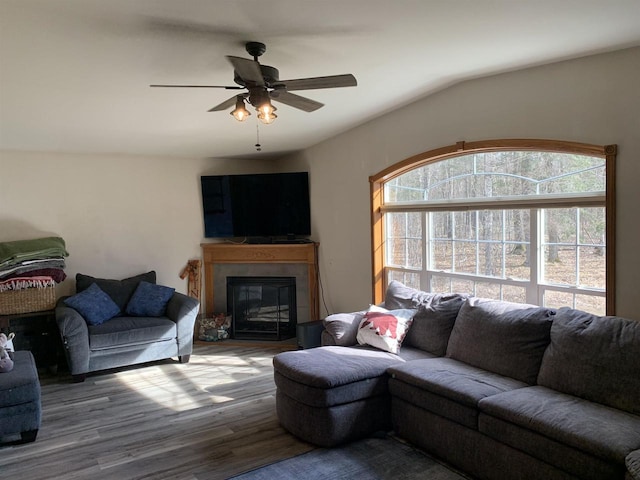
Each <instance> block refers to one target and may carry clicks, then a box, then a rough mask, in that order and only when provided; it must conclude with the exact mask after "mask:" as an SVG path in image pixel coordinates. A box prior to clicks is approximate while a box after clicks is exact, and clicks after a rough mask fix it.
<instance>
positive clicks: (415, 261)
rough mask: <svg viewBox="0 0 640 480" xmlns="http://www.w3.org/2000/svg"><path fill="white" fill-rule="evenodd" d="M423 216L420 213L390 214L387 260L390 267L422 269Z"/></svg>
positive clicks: (388, 217)
mask: <svg viewBox="0 0 640 480" xmlns="http://www.w3.org/2000/svg"><path fill="white" fill-rule="evenodd" d="M422 215H423V214H421V213H420V212H411V213H389V214H387V215H386V216H385V219H386V222H387V251H386V254H387V258H386V263H387V265H389V266H398V267H410V268H422V221H421V218H422Z"/></svg>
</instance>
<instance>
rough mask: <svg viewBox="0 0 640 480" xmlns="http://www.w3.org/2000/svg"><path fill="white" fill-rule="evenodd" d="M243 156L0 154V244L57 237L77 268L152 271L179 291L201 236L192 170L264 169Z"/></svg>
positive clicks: (67, 285) (96, 272) (103, 272)
mask: <svg viewBox="0 0 640 480" xmlns="http://www.w3.org/2000/svg"><path fill="white" fill-rule="evenodd" d="M272 168H273V165H272V164H271V163H265V162H256V161H246V160H244V161H243V160H237V159H234V160H220V159H215V160H212V159H193V158H152V157H139V156H118V155H114V156H109V155H70V154H59V153H58V154H55V153H20V152H7V151H5V152H0V241H11V240H19V239H26V238H36V237H39V236H43V235H58V236H61V237H62V238H64V239H65V241H66V243H67V250H68V251H69V253H70V256H69V257H68V258H67V269H66V273H67V275H68V276H69V278H68V279H67V280H65V282H63V284H62V285H60V286H59V287H58V290H57V293H58V294H59V295H62V294H68V293H72V292H73V291H74V290H73V289H74V286H75V281H74V277H75V274H76V273H77V272H81V273H85V274H88V275H93V276H98V277H106V278H124V277H127V276H131V275H135V274H138V273H142V272H145V271H148V270H156V271H157V273H158V282H159V283H162V284H164V285H169V286H172V287H175V288H176V289H177V290H178V291H181V292H183V293H184V292H186V289H187V285H186V280H181V279H180V278H179V274H180V271H181V270H182V268H183V267H184V265H186V263H187V260H189V259H190V258H199V257H200V256H201V253H200V243H201V242H202V241H203V240H204V239H203V222H202V202H201V197H200V175H205V174H208V175H215V174H220V173H245V172H251V171H260V172H262V171H271V169H272Z"/></svg>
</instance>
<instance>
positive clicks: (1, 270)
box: [0, 258, 65, 280]
mask: <svg viewBox="0 0 640 480" xmlns="http://www.w3.org/2000/svg"><path fill="white" fill-rule="evenodd" d="M64 267H65V261H64V258H45V259H42V260H27V261H26V262H22V263H20V264H18V265H13V266H10V267H0V280H6V279H7V278H8V277H10V276H11V275H16V274H19V273H27V272H32V271H34V270H39V269H42V268H64Z"/></svg>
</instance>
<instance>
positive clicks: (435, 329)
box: [385, 280, 468, 357]
mask: <svg viewBox="0 0 640 480" xmlns="http://www.w3.org/2000/svg"><path fill="white" fill-rule="evenodd" d="M467 298H468V295H465V294H457V293H426V292H423V291H420V290H416V289H414V288H411V287H407V286H406V285H403V284H402V283H400V282H398V281H395V280H394V281H392V282H391V283H389V286H388V287H387V292H386V295H385V307H386V308H389V309H396V308H416V309H417V310H418V311H417V312H416V314H415V316H414V317H413V323H412V324H411V328H410V329H409V331H408V332H407V337H406V338H405V342H404V343H405V345H408V346H412V347H416V348H420V349H422V350H425V351H427V352H430V353H433V354H434V355H436V356H440V357H441V356H444V354H445V353H446V351H447V343H448V342H449V336H450V335H451V330H452V329H453V325H454V323H455V321H456V317H457V315H458V312H459V310H460V307H461V306H462V304H463V303H464V301H465V300H466V299H467Z"/></svg>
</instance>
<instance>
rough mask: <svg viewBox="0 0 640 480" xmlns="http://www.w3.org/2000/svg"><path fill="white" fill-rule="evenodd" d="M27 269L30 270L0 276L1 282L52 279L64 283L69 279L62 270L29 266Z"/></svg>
mask: <svg viewBox="0 0 640 480" xmlns="http://www.w3.org/2000/svg"><path fill="white" fill-rule="evenodd" d="M26 268H28V269H29V270H27V271H24V272H21V273H13V274H9V275H7V276H6V277H2V276H0V281H2V280H11V279H14V278H25V277H51V278H53V280H54V281H55V282H56V283H62V282H63V281H64V279H65V278H67V274H66V273H64V270H63V269H62V268H40V267H32V266H27V267H26Z"/></svg>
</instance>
